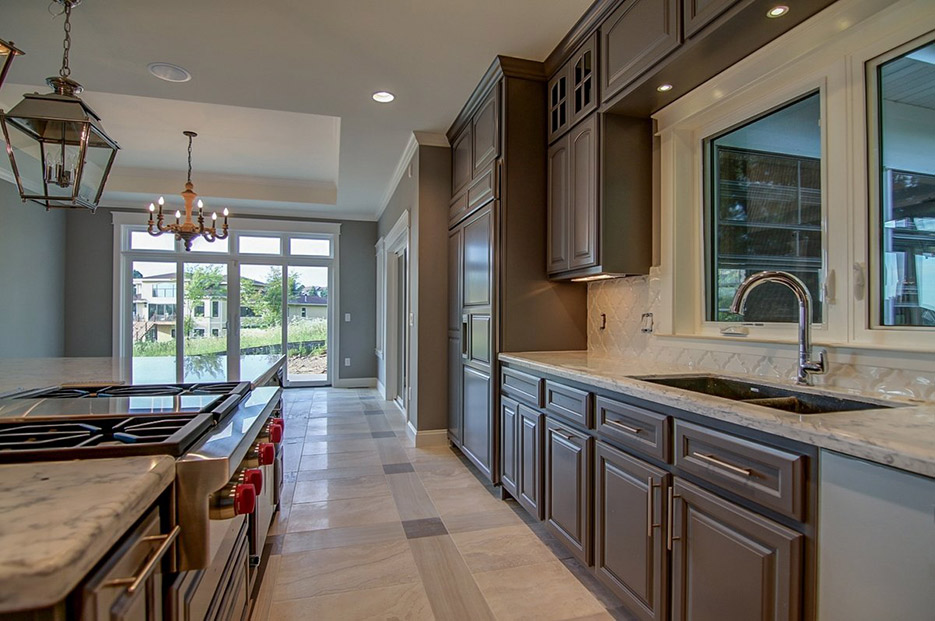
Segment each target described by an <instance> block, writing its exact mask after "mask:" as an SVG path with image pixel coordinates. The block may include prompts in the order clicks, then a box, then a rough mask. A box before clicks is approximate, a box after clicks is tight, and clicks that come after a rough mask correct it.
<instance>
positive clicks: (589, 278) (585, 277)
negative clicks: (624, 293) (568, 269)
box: [571, 274, 619, 282]
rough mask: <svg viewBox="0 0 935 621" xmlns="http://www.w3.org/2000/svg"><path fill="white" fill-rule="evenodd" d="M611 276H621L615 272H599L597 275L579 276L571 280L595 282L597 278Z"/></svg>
mask: <svg viewBox="0 0 935 621" xmlns="http://www.w3.org/2000/svg"><path fill="white" fill-rule="evenodd" d="M611 278H619V277H618V276H616V275H615V274H597V275H596V276H581V277H579V278H572V279H571V282H593V281H595V280H610V279H611Z"/></svg>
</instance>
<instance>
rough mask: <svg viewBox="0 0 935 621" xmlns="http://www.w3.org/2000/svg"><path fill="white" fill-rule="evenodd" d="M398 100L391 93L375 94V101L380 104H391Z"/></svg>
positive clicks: (379, 92)
mask: <svg viewBox="0 0 935 621" xmlns="http://www.w3.org/2000/svg"><path fill="white" fill-rule="evenodd" d="M394 99H396V95H394V94H393V93H391V92H389V91H377V92H376V93H374V94H373V100H374V101H376V102H379V103H390V102H391V101H393V100H394Z"/></svg>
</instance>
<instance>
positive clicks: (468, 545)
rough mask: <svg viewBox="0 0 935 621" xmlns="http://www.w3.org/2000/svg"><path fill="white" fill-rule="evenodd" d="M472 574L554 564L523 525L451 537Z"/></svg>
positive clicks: (456, 534)
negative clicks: (522, 566)
mask: <svg viewBox="0 0 935 621" xmlns="http://www.w3.org/2000/svg"><path fill="white" fill-rule="evenodd" d="M451 538H452V539H453V540H454V542H455V545H456V546H458V550H459V551H460V552H461V556H462V557H464V562H465V563H467V566H468V568H470V570H471V572H472V573H478V572H481V571H493V570H496V569H506V568H508V567H519V566H521V565H535V564H536V563H548V562H549V561H553V560H555V556H553V554H552V552H551V550H549V549H548V548H547V547H545V546H544V545H543V544H542V542H541V541H539V538H538V537H537V536H536V535H535V533H533V532H532V531H530V530H529V528H528V527H527V526H526V525H525V524H519V525H517V526H504V527H501V528H491V529H486V530H474V531H468V532H463V533H455V534H453V535H451Z"/></svg>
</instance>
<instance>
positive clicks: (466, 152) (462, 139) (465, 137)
mask: <svg viewBox="0 0 935 621" xmlns="http://www.w3.org/2000/svg"><path fill="white" fill-rule="evenodd" d="M473 146H474V141H473V134H472V133H471V127H470V126H468V127H465V128H464V131H463V132H461V134H459V135H458V137H457V138H455V141H454V142H453V143H451V195H452V196H456V195H457V194H458V193H460V192H461V190H463V189H464V187H465V186H466V185H467V184H468V182H470V181H471V175H472V171H473V162H472V161H471V157H472V154H473V151H472V147H473Z"/></svg>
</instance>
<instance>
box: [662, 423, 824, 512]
mask: <svg viewBox="0 0 935 621" xmlns="http://www.w3.org/2000/svg"><path fill="white" fill-rule="evenodd" d="M806 459H807V456H805V455H797V454H795V453H790V452H787V451H784V450H780V449H777V448H773V447H771V446H766V445H764V444H760V443H758V442H753V441H751V440H745V439H742V438H737V437H735V436H731V435H728V434H726V433H721V432H719V431H714V430H711V429H706V428H704V427H699V426H697V425H693V424H691V423H685V422H682V421H676V422H675V465H676V467H677V468H678V469H679V470H681V471H682V472H685V473H690V474H693V475H695V476H697V477H700V478H702V479H705V480H706V481H710V482H711V483H714V484H715V485H718V486H720V487H722V488H724V489H725V490H728V491H730V492H733V493H735V494H738V495H740V496H743V497H744V498H748V499H749V500H752V501H753V502H756V503H758V504H760V505H762V506H764V507H767V508H769V509H773V510H775V511H778V512H780V513H783V514H785V515H788V516H790V517H793V518H795V519H797V520H803V519H804V518H805V465H806Z"/></svg>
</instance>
